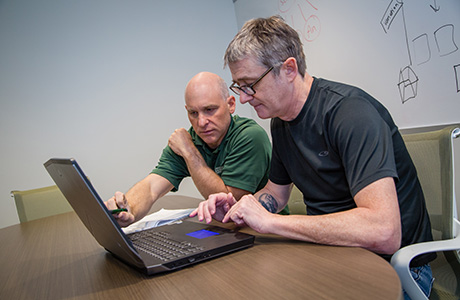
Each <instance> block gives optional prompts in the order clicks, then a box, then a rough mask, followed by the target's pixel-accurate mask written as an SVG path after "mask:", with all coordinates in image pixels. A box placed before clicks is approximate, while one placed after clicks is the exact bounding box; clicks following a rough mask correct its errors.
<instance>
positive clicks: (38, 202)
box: [11, 185, 72, 223]
mask: <svg viewBox="0 0 460 300" xmlns="http://www.w3.org/2000/svg"><path fill="white" fill-rule="evenodd" d="M11 196H12V197H13V198H14V202H15V203H16V209H17V211H18V216H19V221H20V222H21V223H23V222H27V221H32V220H36V219H40V218H44V217H48V216H52V215H57V214H62V213H65V212H69V211H72V207H71V206H70V204H69V203H68V202H67V200H66V198H65V197H64V195H63V194H62V193H61V191H60V190H59V188H58V187H57V186H55V185H54V186H49V187H43V188H38V189H32V190H25V191H17V190H14V191H11Z"/></svg>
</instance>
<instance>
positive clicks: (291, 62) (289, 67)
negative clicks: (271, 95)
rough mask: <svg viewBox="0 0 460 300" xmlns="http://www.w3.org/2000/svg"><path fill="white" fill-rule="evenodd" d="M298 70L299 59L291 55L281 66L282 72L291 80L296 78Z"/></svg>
mask: <svg viewBox="0 0 460 300" xmlns="http://www.w3.org/2000/svg"><path fill="white" fill-rule="evenodd" d="M297 71H298V69H297V60H296V59H295V58H294V57H289V58H288V59H286V60H285V61H284V63H283V65H282V66H281V72H283V73H284V75H285V76H286V78H287V79H288V80H289V81H292V80H294V79H295V78H296V76H297V73H298V72H297Z"/></svg>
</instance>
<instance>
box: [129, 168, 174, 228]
mask: <svg viewBox="0 0 460 300" xmlns="http://www.w3.org/2000/svg"><path fill="white" fill-rule="evenodd" d="M171 188H172V184H171V183H170V182H169V181H167V180H166V179H165V178H163V177H162V176H159V175H156V174H150V175H148V176H147V177H145V178H144V179H142V180H141V181H139V182H138V183H136V184H135V185H134V186H133V187H132V188H131V189H130V190H129V191H128V192H127V193H126V194H125V197H126V199H127V200H128V203H129V206H130V208H131V212H132V214H133V215H134V217H135V221H138V220H140V219H142V218H143V217H144V216H146V215H147V213H148V212H149V211H150V209H151V207H152V205H153V203H155V201H156V200H157V199H158V198H160V197H162V196H164V195H165V194H166V193H167V192H169V191H170V190H171Z"/></svg>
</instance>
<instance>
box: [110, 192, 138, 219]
mask: <svg viewBox="0 0 460 300" xmlns="http://www.w3.org/2000/svg"><path fill="white" fill-rule="evenodd" d="M105 205H106V206H107V208H108V209H109V210H113V209H117V208H126V209H127V210H128V211H127V212H124V211H122V212H120V213H117V214H114V215H113V217H114V218H115V219H116V220H117V222H118V224H119V225H120V226H121V227H126V226H128V225H130V224H132V223H133V222H134V215H133V213H132V211H131V207H130V206H129V203H128V200H127V199H126V197H125V194H123V193H122V192H116V193H115V195H114V196H113V197H112V198H110V199H109V200H107V201H106V202H105Z"/></svg>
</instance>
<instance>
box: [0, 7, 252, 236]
mask: <svg viewBox="0 0 460 300" xmlns="http://www.w3.org/2000/svg"><path fill="white" fill-rule="evenodd" d="M236 31H237V25H236V18H235V11H234V6H233V3H232V1H231V0H221V1H215V0H194V1H189V0H175V1H174V2H170V1H154V0H145V1H121V0H119V1H114V0H99V1H91V0H79V1H56V0H41V1H35V0H3V1H1V2H0V105H1V107H0V122H1V123H0V140H1V141H2V144H1V149H2V150H1V154H2V155H1V156H0V165H1V171H0V203H1V206H2V217H1V218H0V228H1V227H5V226H9V225H12V224H15V223H18V218H17V213H16V208H15V205H14V201H13V199H12V198H11V197H10V194H9V192H10V191H11V190H13V189H31V188H36V187H41V186H47V185H52V184H53V182H52V180H51V178H50V177H49V176H48V174H47V173H46V171H45V169H44V167H43V163H44V162H45V161H46V160H48V159H49V158H51V157H74V158H76V159H77V160H78V161H79V163H80V165H81V166H82V167H83V169H84V170H85V172H86V175H88V176H89V177H90V178H91V180H92V182H93V184H94V185H95V187H96V189H97V190H98V192H99V193H100V194H101V196H102V197H103V198H104V199H106V198H108V197H110V196H111V195H112V193H113V192H114V191H115V190H121V191H126V190H127V189H129V188H130V187H131V186H132V185H133V184H134V183H135V182H137V181H138V180H139V179H141V178H143V177H144V176H145V175H146V174H147V173H148V172H149V171H150V170H151V169H152V168H154V167H155V165H156V162H157V160H158V158H159V156H160V154H161V151H162V149H163V147H164V146H165V145H166V142H167V139H168V137H169V135H170V134H171V133H172V131H173V130H174V129H175V128H178V127H186V128H188V127H189V123H188V120H187V116H186V113H185V109H184V100H183V91H184V87H185V85H186V83H187V82H188V80H189V79H190V78H191V77H192V76H193V75H194V74H196V73H198V72H200V71H204V70H206V71H211V72H214V73H217V74H219V75H221V76H222V77H223V78H224V79H225V80H226V81H227V82H228V83H230V82H231V77H230V73H229V71H228V70H224V69H223V60H222V57H223V53H224V51H225V48H226V47H227V45H228V42H229V41H230V40H231V39H232V38H233V36H234V35H235V33H236ZM237 113H238V114H240V115H245V116H250V115H251V111H250V108H249V107H246V106H244V107H243V106H238V108H237ZM180 193H186V194H192V195H197V196H198V195H199V194H198V193H197V191H196V189H195V188H194V186H193V184H192V183H191V181H186V182H184V184H183V185H182V186H181V190H180Z"/></svg>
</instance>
